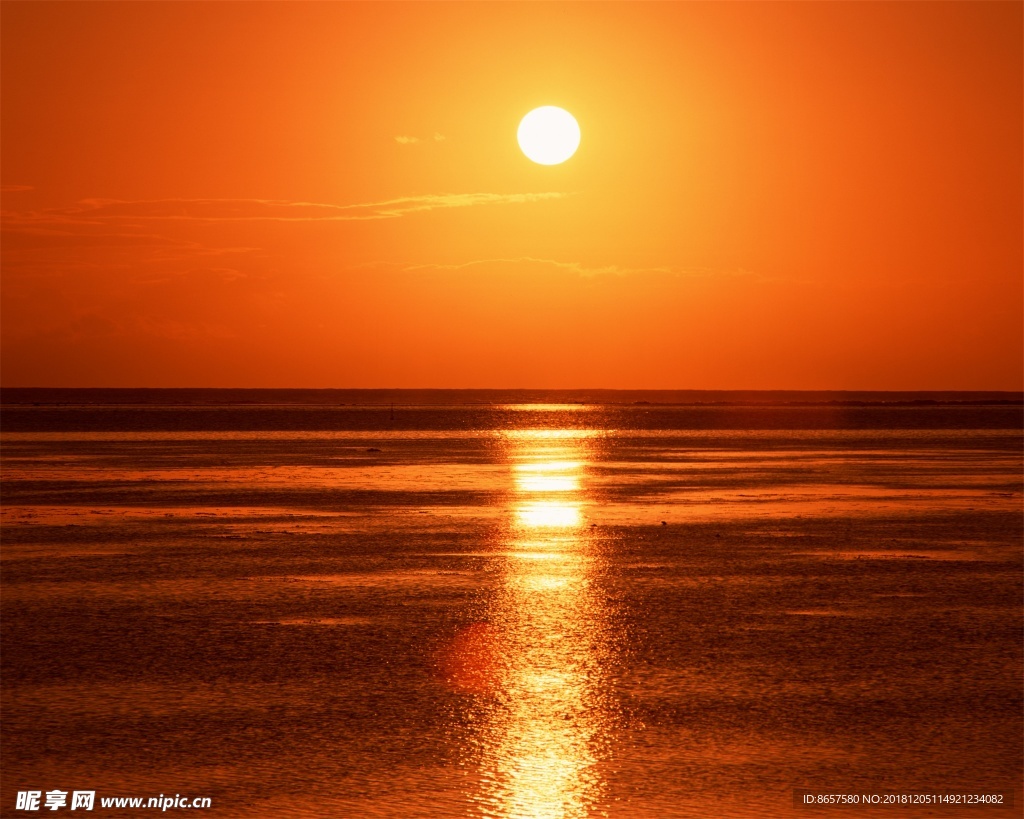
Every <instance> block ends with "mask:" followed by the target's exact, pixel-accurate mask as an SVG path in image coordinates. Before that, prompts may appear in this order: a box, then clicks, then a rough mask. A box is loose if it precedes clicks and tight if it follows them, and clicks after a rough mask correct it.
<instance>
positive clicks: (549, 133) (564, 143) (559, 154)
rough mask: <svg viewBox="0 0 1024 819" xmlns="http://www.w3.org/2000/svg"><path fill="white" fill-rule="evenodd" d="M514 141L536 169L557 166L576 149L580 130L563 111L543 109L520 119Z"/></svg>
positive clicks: (574, 120)
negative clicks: (543, 166)
mask: <svg viewBox="0 0 1024 819" xmlns="http://www.w3.org/2000/svg"><path fill="white" fill-rule="evenodd" d="M516 137H517V138H518V140H519V147H520V148H522V150H523V153H524V154H526V156H527V157H529V158H530V159H532V160H533V161H534V162H536V163H537V164H538V165H558V164H559V163H561V162H565V160H567V159H568V158H569V157H571V156H572V155H573V154H574V153H576V149H577V148H578V147H579V146H580V126H579V124H578V123H577V122H576V119H575V118H574V117H573V115H572V114H570V113H569V112H568V111H566V110H565V109H564V108H559V107H557V106H555V105H545V106H543V107H541V108H534V109H533V110H532V111H531V112H530V113H529V114H527V115H526V116H525V117H523V120H522V122H520V123H519V131H518V133H517V134H516Z"/></svg>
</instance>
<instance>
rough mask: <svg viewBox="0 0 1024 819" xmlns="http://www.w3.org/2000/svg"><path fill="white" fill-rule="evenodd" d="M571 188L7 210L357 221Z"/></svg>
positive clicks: (51, 219) (61, 220) (40, 218)
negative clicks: (339, 200)
mask: <svg viewBox="0 0 1024 819" xmlns="http://www.w3.org/2000/svg"><path fill="white" fill-rule="evenodd" d="M569 195H570V194H568V193H563V192H559V191H548V192H542V193H437V194H425V195H421V196H405V197H401V198H398V199H386V200H383V201H381V202H365V203H360V204H354V205H331V204H319V203H315V202H289V201H283V200H274V199H154V200H137V201H121V200H114V199H85V200H82V201H81V202H79V203H77V204H76V205H74V206H71V207H67V208H59V209H51V210H46V211H37V212H33V213H13V212H8V213H5V214H4V223H5V224H6V225H7V226H16V225H21V226H28V225H36V226H41V225H46V226H57V225H71V224H104V223H110V222H116V221H124V220H130V221H138V220H154V221H182V222H190V221H191V222H259V221H266V222H353V221H366V220H372V219H397V218H399V217H401V216H406V215H408V214H411V213H422V212H425V211H432V210H443V209H449V208H468V207H476V206H479V205H501V204H524V203H530V202H544V201H551V200H555V199H562V198H564V197H566V196H569Z"/></svg>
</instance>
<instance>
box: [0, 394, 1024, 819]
mask: <svg viewBox="0 0 1024 819" xmlns="http://www.w3.org/2000/svg"><path fill="white" fill-rule="evenodd" d="M3 417H4V427H3V433H2V487H3V507H2V515H3V517H2V523H3V528H2V542H3V549H2V558H3V559H2V563H0V568H2V595H0V605H2V637H3V646H2V649H3V650H2V671H3V673H2V707H3V714H2V716H3V720H2V763H3V764H2V793H0V815H2V816H28V815H40V814H30V813H26V812H24V811H19V810H16V809H15V799H16V793H17V792H18V791H24V790H29V789H34V790H41V791H44V792H45V791H49V790H52V789H62V790H65V791H71V790H74V789H89V790H95V791H96V793H97V799H98V798H99V797H100V796H145V797H148V796H156V795H157V794H170V795H174V794H183V795H188V796H190V797H192V796H200V797H210V799H211V801H212V807H211V808H210V809H209V810H204V811H201V812H199V814H200V815H217V816H283V817H289V816H295V817H299V816H344V817H393V816H422V817H449V816H478V817H552V819H554V818H555V817H565V818H566V819H569V818H575V817H589V816H609V817H660V816H679V817H777V816H818V815H825V814H826V813H827V814H828V815H833V814H834V815H850V816H853V815H864V814H870V815H886V816H986V815H1000V816H1002V815H1020V812H1021V804H1022V803H1021V791H1020V781H1021V774H1022V771H1024V767H1022V766H1024V762H1022V749H1021V745H1022V731H1024V725H1022V719H1021V715H1022V705H1024V699H1022V673H1024V666H1022V652H1021V625H1022V619H1021V602H1022V601H1021V594H1022V591H1021V578H1022V568H1024V567H1022V556H1021V542H1022V515H1021V512H1022V478H1021V476H1022V466H1024V463H1022V435H1021V429H1020V426H1021V425H1020V407H1019V406H1018V407H1010V408H1007V407H985V406H973V407H960V406H956V407H951V406H945V405H944V406H903V407H897V408H892V407H887V408H879V407H874V406H869V407H841V408H837V407H834V406H791V405H786V406H781V405H780V406H768V407H764V406H762V407H754V408H752V407H747V406H733V407H728V406H719V407H713V408H709V407H698V408H695V407H666V406H651V405H626V406H613V405H599V404H583V405H579V404H557V403H553V404H547V405H537V404H529V405H515V404H502V405H488V406H477V405H460V406H419V407H415V406H405V405H398V406H396V407H395V408H394V409H393V410H392V409H391V407H390V406H386V405H381V406H372V407H368V406H331V407H325V406H304V405H291V406H277V405H275V406H250V405H245V406H241V405H235V404H223V405H210V404H202V405H199V404H194V403H193V404H189V405H183V406H167V405H155V406H154V405H149V406H141V405H134V406H119V407H109V406H97V405H67V406H60V407H57V406H37V407H33V406H31V405H24V406H22V405H19V406H8V407H6V408H5V409H4V413H3ZM1015 788H1016V793H1014V789H1015ZM794 789H806V790H812V791H821V792H827V793H854V792H855V793H859V794H862V793H880V794H881V793H886V792H898V793H973V794H981V793H996V792H999V793H1003V794H1009V795H1010V798H1012V799H1015V804H1014V805H1012V806H1011V805H1010V804H1008V803H1005V804H1004V806H1003V807H1002V808H992V807H973V808H965V807H961V808H956V807H949V806H945V807H943V806H936V805H930V806H929V805H923V806H922V805H918V806H913V805H909V806H908V805H904V806H900V807H895V806H891V807H888V808H881V807H879V808H877V809H870V810H868V809H862V808H846V809H842V810H837V811H833V812H828V811H823V810H822V809H820V808H806V807H798V806H796V805H794V796H793V793H794ZM168 812H169V813H178V812H179V811H177V810H173V809H172V810H171V811H168ZM42 813H44V814H46V815H52V814H51V813H50V812H49V811H46V810H45V809H44V810H43V812H42ZM94 813H95V814H103V815H111V816H115V815H120V816H127V815H135V814H134V813H133V812H132V811H131V810H130V809H111V810H107V811H104V810H102V809H101V808H100V806H99V803H98V802H97V805H96V810H95V811H94ZM139 813H141V815H146V814H147V811H144V810H143V811H140V812H139ZM148 813H153V811H152V810H150V811H149V812H148ZM188 813H195V811H188ZM75 815H77V814H75Z"/></svg>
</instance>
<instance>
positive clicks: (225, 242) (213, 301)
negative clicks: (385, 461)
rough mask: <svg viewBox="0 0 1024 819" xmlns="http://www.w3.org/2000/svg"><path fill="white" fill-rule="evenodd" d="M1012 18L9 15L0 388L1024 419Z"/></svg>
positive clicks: (828, 9) (994, 9) (355, 10)
mask: <svg viewBox="0 0 1024 819" xmlns="http://www.w3.org/2000/svg"><path fill="white" fill-rule="evenodd" d="M1022 9H1024V5H1022V4H1021V3H1019V2H1005V3H957V2H943V3H927V2H923V3H895V4H889V3H853V2H851V3H792V4H785V3H764V4H747V3H712V4H701V3H678V4H668V3H651V4H628V5H620V4H614V3H601V4H596V3H595V4H589V3H574V4H567V5H561V4H547V3H543V4H541V3H522V4H519V3H515V4H513V3H509V4H498V3H486V4H483V3H482V4H473V3H462V4H435V3H429V2H426V3H416V4H410V5H405V4H393V3H381V4H377V3H359V4H355V3H352V4H349V3H304V2H281V3H274V2H266V3H263V2H261V3H248V2H237V3H181V2H171V3H162V2H152V3H120V2H106V3H99V2H97V3H78V2H76V3H63V2H51V3H13V2H4V3H3V4H2V18H3V26H2V101H3V102H2V117H3V119H2V138H3V151H2V184H3V210H4V215H3V229H4V236H3V245H2V251H3V282H2V286H3V289H2V318H3V323H2V379H3V384H4V385H8V386H14V385H17V386H211V387H212V386H252V387H537V388H551V387H566V388H571V387H609V388H680V389H686V388H696V389H701V388H708V389H731V388H735V389H760V388H765V389H782V388H788V389H1014V390H1018V389H1022V388H1024V374H1022V373H1024V357H1022V333H1024V328H1022V302H1024V291H1022V271H1024V258H1022V253H1024V251H1022V247H1024V235H1022V230H1024V228H1022V225H1024V207H1022V179H1024V164H1022V156H1024V124H1022V123H1024V117H1022V99H1024V84H1022V71H1024V70H1022V65H1024V48H1022V31H1024V15H1022ZM540 105H559V106H562V107H564V108H566V109H568V110H569V111H571V112H572V113H573V114H574V115H575V117H576V119H577V120H578V121H579V123H580V127H581V129H582V142H581V145H580V149H579V151H578V153H577V154H576V155H575V156H574V157H573V158H572V159H570V160H569V161H568V162H566V163H565V164H564V165H558V166H540V165H535V164H533V163H531V162H530V161H529V160H528V159H526V158H525V157H524V156H523V155H522V154H521V152H520V151H519V148H518V146H517V144H516V139H515V132H516V126H517V124H518V122H519V120H520V118H521V117H522V116H523V115H524V114H525V113H526V112H527V111H529V110H531V109H532V108H535V107H537V106H540ZM399 138H401V139H399Z"/></svg>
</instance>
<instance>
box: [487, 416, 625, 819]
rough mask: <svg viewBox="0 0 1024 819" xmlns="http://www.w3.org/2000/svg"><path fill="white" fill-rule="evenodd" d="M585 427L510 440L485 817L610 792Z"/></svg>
mask: <svg viewBox="0 0 1024 819" xmlns="http://www.w3.org/2000/svg"><path fill="white" fill-rule="evenodd" d="M588 437H589V436H588V434H587V433H586V432H584V431H567V430H558V431H552V430H536V431H517V432H515V433H510V434H509V436H508V443H509V458H510V461H511V464H512V475H513V489H514V492H513V494H512V502H511V504H510V507H511V508H510V509H509V513H510V518H511V520H510V526H509V530H508V532H509V534H508V538H507V541H506V542H505V543H503V544H501V548H502V550H503V551H504V553H505V554H506V555H507V557H506V558H505V564H504V576H503V582H502V583H501V586H500V591H499V592H498V594H497V595H496V597H495V599H494V600H493V601H492V603H491V606H490V610H489V614H488V623H489V630H490V634H491V639H492V641H493V642H492V647H491V650H490V662H491V666H492V668H491V670H492V675H491V679H492V684H491V685H490V686H488V688H489V691H488V695H487V696H486V698H485V700H484V705H483V708H482V709H481V712H480V714H479V722H478V725H477V728H478V732H477V737H476V740H477V743H478V745H477V747H478V750H479V753H480V773H481V777H480V785H479V792H478V793H476V794H474V795H473V801H474V802H475V803H476V805H477V806H478V809H479V811H480V812H481V814H482V815H484V816H491V817H537V819H542V818H544V819H546V818H547V817H551V819H555V817H565V818H566V819H568V817H582V816H586V815H589V813H590V810H591V808H592V806H593V805H594V804H595V803H596V802H597V801H598V800H600V798H601V796H602V793H603V789H604V788H603V780H602V777H601V775H600V772H599V767H600V762H601V760H602V759H604V758H605V757H606V756H607V754H606V749H607V737H608V736H609V735H610V733H611V732H610V730H609V728H610V723H611V721H612V719H613V716H612V709H611V707H610V704H609V701H608V696H607V692H606V685H605V684H604V678H605V675H606V673H607V663H608V661H609V655H610V653H611V651H612V646H611V644H610V641H609V639H608V638H609V623H608V619H607V611H606V609H605V606H604V602H603V597H602V596H601V595H600V594H599V593H598V590H597V589H596V588H595V583H594V578H595V573H596V572H598V571H599V569H600V560H601V558H600V555H599V554H598V552H597V545H596V541H595V539H594V538H593V537H592V536H591V535H590V532H589V525H588V524H587V522H586V506H587V500H586V488H585V485H584V483H585V475H586V467H587V460H586V444H587V438H588Z"/></svg>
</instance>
